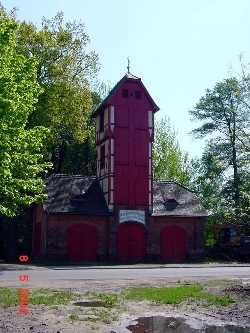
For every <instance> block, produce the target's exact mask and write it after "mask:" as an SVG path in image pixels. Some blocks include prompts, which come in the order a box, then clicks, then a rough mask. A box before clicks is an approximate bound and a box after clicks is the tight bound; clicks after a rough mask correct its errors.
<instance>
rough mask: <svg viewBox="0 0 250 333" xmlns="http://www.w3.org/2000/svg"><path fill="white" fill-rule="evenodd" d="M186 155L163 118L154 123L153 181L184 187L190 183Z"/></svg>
mask: <svg viewBox="0 0 250 333" xmlns="http://www.w3.org/2000/svg"><path fill="white" fill-rule="evenodd" d="M190 163H191V161H190V160H189V158H188V154H187V153H186V152H183V151H182V150H181V148H180V145H179V142H178V141H177V132H176V131H175V129H174V128H173V127H172V126H171V124H170V119H169V118H167V117H165V118H162V119H160V120H159V121H156V122H155V138H154V144H153V171H154V179H155V180H172V181H176V182H178V183H180V184H182V185H184V186H188V185H189V182H190V174H189V165H190Z"/></svg>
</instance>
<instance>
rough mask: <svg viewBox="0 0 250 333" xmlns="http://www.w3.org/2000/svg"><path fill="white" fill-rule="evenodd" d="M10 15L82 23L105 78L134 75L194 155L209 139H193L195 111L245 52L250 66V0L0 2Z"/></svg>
mask: <svg viewBox="0 0 250 333" xmlns="http://www.w3.org/2000/svg"><path fill="white" fill-rule="evenodd" d="M0 2H1V3H2V5H3V6H4V7H5V8H6V10H7V11H10V10H11V9H12V8H13V7H17V8H18V16H17V18H18V19H19V20H21V21H23V20H26V21H31V22H33V23H35V24H36V25H37V26H38V27H39V25H40V24H41V21H42V17H45V18H47V19H49V18H52V17H53V16H55V14H56V13H57V12H59V11H62V12H63V13H64V17H65V22H67V21H74V20H76V21H79V20H81V21H82V22H84V24H85V29H86V33H87V34H88V35H89V37H90V40H91V42H90V44H89V45H88V50H89V51H92V50H93V51H95V52H97V53H98V55H99V59H100V63H101V69H100V72H99V79H100V81H102V82H105V83H109V84H111V87H113V86H114V85H115V84H116V83H117V82H118V81H119V80H120V79H121V78H122V77H123V76H124V75H125V74H126V73H127V64H128V63H127V58H128V57H129V59H130V72H131V73H132V74H133V75H135V76H137V77H140V78H141V80H142V82H143V84H144V85H145V86H146V88H147V90H148V92H149V93H150V95H151V97H152V98H153V99H154V101H155V103H156V104H157V105H158V106H159V108H160V111H158V112H157V114H156V120H159V119H161V118H163V117H165V116H167V117H169V118H170V121H171V124H172V125H173V127H174V128H175V130H177V131H178V141H179V144H180V147H181V149H182V150H183V151H186V152H188V153H189V156H190V157H195V156H198V157H200V156H201V154H202V151H203V149H204V142H202V141H200V140H193V139H192V137H191V136H190V135H189V134H188V133H189V132H190V131H191V130H192V129H194V128H196V127H197V126H198V125H199V124H198V123H195V122H191V116H190V115H189V113H188V111H189V110H191V109H192V108H193V107H194V106H195V104H196V103H197V102H198V101H199V99H200V98H201V97H202V96H204V95H205V93H206V89H212V88H213V87H214V85H215V84H216V83H217V82H221V81H223V80H224V79H226V78H228V77H229V76H230V73H229V67H230V65H231V66H232V67H233V68H234V69H235V70H236V71H239V70H240V67H239V60H238V58H239V55H240V54H241V53H243V54H244V59H245V62H246V63H247V62H250V19H249V16H250V0H126V1H123V0H70V1H69V0H0Z"/></svg>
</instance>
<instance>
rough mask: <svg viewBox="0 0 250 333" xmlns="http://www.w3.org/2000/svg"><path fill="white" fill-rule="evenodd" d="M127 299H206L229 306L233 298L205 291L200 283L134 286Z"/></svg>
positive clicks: (177, 301) (176, 302)
mask: <svg viewBox="0 0 250 333" xmlns="http://www.w3.org/2000/svg"><path fill="white" fill-rule="evenodd" d="M125 299H127V300H132V301H142V300H147V301H151V302H155V303H156V304H171V305H174V306H177V305H179V304H180V303H181V302H183V301H185V300H187V299H204V300H206V301H207V302H209V303H210V304H216V305H222V306H227V305H229V304H230V303H232V302H233V299H232V298H231V297H230V296H228V295H226V296H215V295H211V294H209V293H205V292H203V287H202V286H200V285H187V286H180V287H162V288H157V287H132V288H129V289H128V291H127V292H126V293H125Z"/></svg>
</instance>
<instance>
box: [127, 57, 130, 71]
mask: <svg viewBox="0 0 250 333" xmlns="http://www.w3.org/2000/svg"><path fill="white" fill-rule="evenodd" d="M127 59H128V66H127V69H128V74H129V69H130V66H129V65H130V60H129V57H128V58H127Z"/></svg>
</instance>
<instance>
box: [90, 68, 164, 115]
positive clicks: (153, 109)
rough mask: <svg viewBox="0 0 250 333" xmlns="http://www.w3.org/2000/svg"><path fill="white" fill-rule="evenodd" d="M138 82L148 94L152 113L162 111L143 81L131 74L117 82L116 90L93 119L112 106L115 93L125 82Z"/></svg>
mask: <svg viewBox="0 0 250 333" xmlns="http://www.w3.org/2000/svg"><path fill="white" fill-rule="evenodd" d="M127 81H128V82H133V81H135V82H138V83H139V84H140V86H141V88H142V90H143V91H144V92H145V93H146V95H147V96H148V98H149V100H150V101H151V103H152V110H151V111H154V112H156V111H158V110H160V109H159V107H158V106H157V105H156V103H155V102H154V100H153V99H152V97H151V96H150V94H149V92H148V91H147V89H146V87H145V86H144V84H143V83H142V81H141V79H140V78H139V77H137V76H135V75H133V74H131V73H127V74H126V75H124V76H123V78H122V79H121V80H120V81H119V82H117V84H116V85H115V86H114V88H113V89H112V90H111V91H110V93H109V94H108V96H107V97H106V98H105V99H104V100H103V102H102V103H101V105H100V106H99V107H98V109H97V110H95V111H94V112H93V113H92V117H93V118H95V117H96V116H97V115H98V114H99V113H100V111H102V110H103V109H106V108H107V107H108V106H109V105H112V104H111V103H110V102H111V101H110V100H111V98H112V96H113V95H114V93H115V92H116V91H117V89H119V88H120V87H121V85H122V84H123V83H125V82H127Z"/></svg>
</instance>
